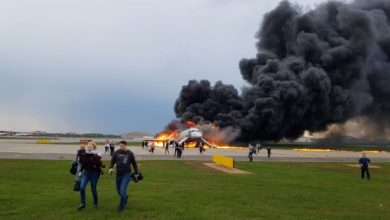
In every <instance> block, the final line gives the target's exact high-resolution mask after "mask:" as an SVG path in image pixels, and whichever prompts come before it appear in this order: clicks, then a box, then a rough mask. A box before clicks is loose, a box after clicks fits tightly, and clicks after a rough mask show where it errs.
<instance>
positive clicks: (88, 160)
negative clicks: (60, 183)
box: [77, 142, 103, 210]
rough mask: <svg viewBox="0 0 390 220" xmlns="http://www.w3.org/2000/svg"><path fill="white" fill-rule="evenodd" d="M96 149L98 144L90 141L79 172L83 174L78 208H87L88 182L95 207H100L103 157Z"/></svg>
mask: <svg viewBox="0 0 390 220" xmlns="http://www.w3.org/2000/svg"><path fill="white" fill-rule="evenodd" d="M94 149H96V144H95V143H94V142H89V143H88V145H87V150H86V154H85V156H84V161H83V163H82V167H81V172H80V173H79V174H78V175H80V176H81V183H80V200H81V204H80V206H79V207H78V208H77V209H78V210H82V209H84V208H85V205H86V202H85V188H86V186H87V184H88V182H91V190H92V195H93V205H94V207H95V208H97V207H98V194H97V184H98V181H99V177H100V174H103V173H102V168H103V163H102V161H101V157H100V156H99V155H97V154H95V151H94Z"/></svg>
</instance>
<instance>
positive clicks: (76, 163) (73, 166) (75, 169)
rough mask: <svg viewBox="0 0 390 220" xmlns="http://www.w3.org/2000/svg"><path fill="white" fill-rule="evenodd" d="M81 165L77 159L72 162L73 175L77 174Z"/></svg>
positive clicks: (71, 170) (71, 171)
mask: <svg viewBox="0 0 390 220" xmlns="http://www.w3.org/2000/svg"><path fill="white" fill-rule="evenodd" d="M78 165H79V162H77V161H75V160H74V161H72V163H71V164H70V170H69V172H70V173H71V174H72V175H76V172H77V166H78Z"/></svg>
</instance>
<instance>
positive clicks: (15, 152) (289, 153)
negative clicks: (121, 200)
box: [0, 140, 390, 162]
mask: <svg viewBox="0 0 390 220" xmlns="http://www.w3.org/2000/svg"><path fill="white" fill-rule="evenodd" d="M77 149H79V146H73V145H61V144H36V143H34V142H33V141H27V142H22V141H13V140H0V158H12V159H50V160H58V159H62V160H72V159H73V158H75V155H76V152H77ZM129 149H130V150H132V151H133V152H134V154H135V155H136V158H137V160H199V161H211V158H212V156H213V155H224V156H229V157H233V158H234V159H235V160H237V161H248V149H246V148H238V149H206V151H205V152H203V153H202V154H200V153H199V149H196V148H192V149H185V150H184V151H183V156H182V157H181V158H176V157H175V156H173V153H174V150H173V148H170V149H169V150H170V154H169V155H165V150H164V149H163V148H162V147H156V149H155V152H154V153H153V154H152V153H150V152H149V151H148V150H144V149H142V147H141V146H139V147H138V146H137V147H134V146H131V147H129ZM98 151H99V152H100V154H101V155H102V157H103V158H104V159H107V160H108V159H110V155H109V154H105V153H104V147H103V146H98ZM361 155H362V153H361V152H338V151H337V152H335V151H329V152H328V151H324V152H318V151H296V150H285V149H273V150H272V154H271V158H267V151H266V150H265V149H262V150H261V151H260V152H259V153H258V155H254V161H273V162H277V161H286V162H356V161H357V160H358V159H359V158H360V157H361ZM367 156H368V157H369V158H370V159H371V160H372V161H373V162H390V153H389V152H368V153H367Z"/></svg>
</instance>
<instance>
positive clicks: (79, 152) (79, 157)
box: [74, 145, 86, 184]
mask: <svg viewBox="0 0 390 220" xmlns="http://www.w3.org/2000/svg"><path fill="white" fill-rule="evenodd" d="M85 154H86V152H85V145H81V146H80V149H79V150H77V155H76V161H77V171H76V175H75V179H74V183H75V184H80V183H79V182H80V181H81V175H79V174H80V172H81V167H82V166H83V162H84V157H85Z"/></svg>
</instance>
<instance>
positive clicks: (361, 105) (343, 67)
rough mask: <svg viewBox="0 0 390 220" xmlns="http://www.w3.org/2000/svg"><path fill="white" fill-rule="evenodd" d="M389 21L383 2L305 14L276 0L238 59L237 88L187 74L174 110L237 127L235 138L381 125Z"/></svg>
mask: <svg viewBox="0 0 390 220" xmlns="http://www.w3.org/2000/svg"><path fill="white" fill-rule="evenodd" d="M389 23H390V1H387V0H375V1H365V0H356V1H354V2H352V3H341V2H327V3H324V4H322V5H319V6H318V7H316V8H315V9H313V10H310V11H308V12H302V11H301V9H300V8H299V7H298V6H296V5H292V4H291V3H289V2H287V1H283V2H281V3H280V4H279V6H278V7H277V8H275V9H274V10H272V11H270V12H269V13H267V14H266V15H265V16H264V18H263V22H262V24H261V26H260V30H259V31H258V32H257V34H256V37H257V38H258V39H259V40H258V42H257V44H256V47H257V51H258V52H257V54H256V57H255V58H251V59H242V60H241V61H240V62H239V68H240V71H241V74H242V77H243V79H244V80H245V81H247V82H248V83H249V85H248V86H247V87H246V88H244V89H243V90H242V92H241V94H239V93H238V91H237V90H236V89H235V88H234V87H233V86H231V85H225V84H223V83H222V82H217V83H216V84H215V85H214V86H211V85H210V83H209V82H208V81H207V80H201V81H194V80H191V81H190V82H189V83H188V85H185V86H183V89H182V91H181V93H180V96H179V98H178V99H177V100H176V104H175V112H176V116H177V117H178V118H180V119H181V120H188V119H190V120H195V121H200V120H205V121H210V122H213V123H215V124H216V125H218V126H219V127H221V128H224V127H232V128H235V129H239V130H240V131H241V132H240V135H239V137H237V140H241V141H252V140H280V139H281V138H288V139H295V138H297V137H299V136H301V135H302V134H303V133H304V131H306V130H307V131H309V132H318V131H324V130H326V129H327V127H328V126H329V125H331V124H343V123H345V122H346V121H347V120H349V119H353V118H357V117H365V118H366V119H368V120H371V121H373V122H375V123H378V124H379V125H380V126H378V127H381V128H383V129H382V130H383V131H385V130H386V129H387V127H388V124H389V121H390V120H389V116H390V101H389V100H388V99H389V97H390V25H389ZM379 133H380V131H379Z"/></svg>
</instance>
